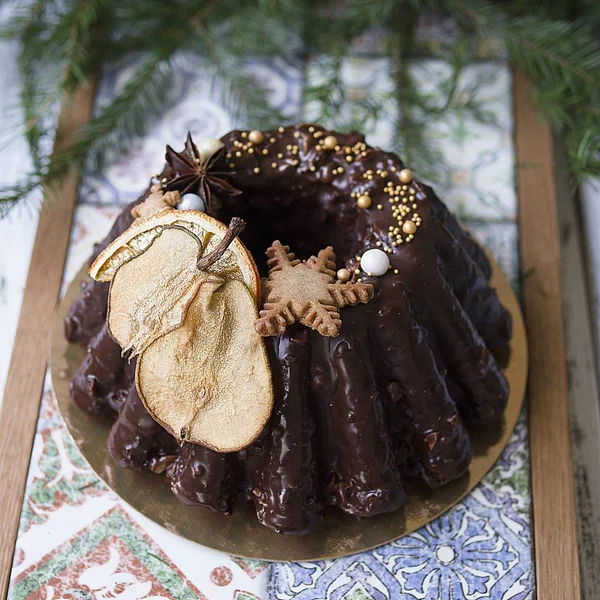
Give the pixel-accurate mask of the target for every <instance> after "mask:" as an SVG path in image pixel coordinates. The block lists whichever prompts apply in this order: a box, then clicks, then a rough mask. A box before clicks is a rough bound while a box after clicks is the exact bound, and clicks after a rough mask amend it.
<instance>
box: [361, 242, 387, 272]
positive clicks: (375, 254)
mask: <svg viewBox="0 0 600 600" xmlns="http://www.w3.org/2000/svg"><path fill="white" fill-rule="evenodd" d="M389 266H390V259H389V258H388V256H387V254H386V253H385V252H383V251H382V250H377V249H376V248H373V249H372V250H367V251H366V252H365V253H364V254H363V255H362V257H361V259H360V268H361V269H362V270H363V271H364V272H365V273H370V274H371V275H375V276H376V277H379V276H381V275H385V274H386V273H387V270H388V267H389Z"/></svg>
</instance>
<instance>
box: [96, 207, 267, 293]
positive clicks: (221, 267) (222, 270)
mask: <svg viewBox="0 0 600 600" xmlns="http://www.w3.org/2000/svg"><path fill="white" fill-rule="evenodd" d="M169 227H181V228H183V229H186V230H188V231H189V232H190V233H192V234H194V235H195V236H196V237H197V238H198V240H199V241H200V245H201V252H200V256H204V255H205V254H209V253H210V252H212V251H213V250H214V249H215V248H216V247H217V246H218V245H219V242H220V241H221V240H222V239H223V237H224V236H225V234H226V233H227V226H226V225H224V224H223V223H221V222H220V221H217V219H213V218H212V217H210V216H208V215H207V214H206V213H203V212H201V211H197V210H163V211H160V212H158V213H155V214H154V215H152V216H151V217H148V218H147V219H139V220H137V221H135V222H134V223H133V225H131V227H129V228H128V229H127V230H126V231H124V232H123V233H122V234H121V235H120V236H119V237H118V238H116V239H115V240H114V241H113V242H111V243H110V244H109V245H108V246H107V247H106V248H105V249H104V250H103V251H102V252H101V253H100V254H99V255H98V256H97V257H96V260H95V261H94V262H93V263H92V265H91V266H90V268H89V271H88V273H89V274H90V276H91V277H93V278H94V279H96V280H97V281H111V280H112V278H113V277H114V276H115V274H116V273H117V271H118V270H119V268H120V267H122V266H123V265H124V264H125V263H127V262H128V261H130V260H132V259H133V258H136V257H138V256H140V255H141V254H142V253H144V252H145V251H146V250H148V248H150V246H151V245H152V243H153V242H154V240H155V239H156V238H157V237H158V236H159V235H160V234H161V233H162V231H163V229H164V228H169ZM206 270H207V271H208V272H210V273H215V274H217V275H219V276H226V277H227V278H232V279H240V280H241V281H243V282H244V283H245V284H246V286H247V287H248V289H249V290H250V292H251V294H252V295H253V296H254V298H255V300H256V301H257V302H258V301H259V299H260V277H259V275H258V270H257V268H256V264H255V263H254V259H253V258H252V255H251V254H250V252H249V251H248V249H247V248H246V247H245V246H244V244H242V242H241V241H240V240H239V238H235V239H234V240H233V242H232V243H231V245H230V246H229V248H228V250H227V251H226V252H225V253H224V254H223V256H222V257H221V258H220V259H219V260H218V261H216V262H215V263H214V264H213V265H211V266H210V267H209V268H208V269H206Z"/></svg>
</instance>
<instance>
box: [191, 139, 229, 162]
mask: <svg viewBox="0 0 600 600" xmlns="http://www.w3.org/2000/svg"><path fill="white" fill-rule="evenodd" d="M195 144H196V148H197V150H198V154H199V155H200V160H201V161H202V162H203V163H205V162H206V161H207V160H208V159H209V158H210V157H211V156H213V154H216V153H217V152H218V151H219V150H220V149H221V148H223V147H224V144H223V142H222V141H221V140H218V139H217V138H200V139H199V140H198V141H197V142H195Z"/></svg>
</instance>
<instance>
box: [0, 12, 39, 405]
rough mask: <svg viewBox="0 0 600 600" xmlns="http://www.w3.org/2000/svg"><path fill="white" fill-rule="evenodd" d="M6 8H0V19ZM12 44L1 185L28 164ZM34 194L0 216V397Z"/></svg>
mask: <svg viewBox="0 0 600 600" xmlns="http://www.w3.org/2000/svg"><path fill="white" fill-rule="evenodd" d="M3 18H6V11H2V10H0V23H1V22H2V20H3ZM16 57H17V45H16V43H12V42H10V43H9V42H1V41H0V64H1V65H2V68H0V90H2V93H1V94H0V186H5V185H10V184H13V183H15V182H16V181H17V180H18V179H19V178H20V177H22V176H23V174H24V173H25V172H26V171H27V169H29V168H30V166H31V162H30V160H29V155H28V151H27V143H26V141H25V139H24V138H23V136H22V135H15V133H17V132H18V131H19V130H20V128H21V120H20V114H19V110H18V107H19V80H18V73H17V66H16ZM38 206H39V195H36V196H35V197H33V198H31V199H30V200H29V201H28V202H27V203H25V204H23V205H22V206H20V207H17V208H15V209H13V210H12V211H11V212H10V213H9V215H8V217H6V218H4V219H0V398H2V397H3V395H4V385H5V382H6V375H7V372H8V365H9V363H10V355H11V351H12V345H13V340H14V335H15V330H16V327H17V320H18V317H19V311H20V308H21V300H22V298H23V288H24V287H25V280H26V278H27V269H28V265H29V258H30V256H31V250H32V247H33V240H34V236H35V230H36V227H37V221H38Z"/></svg>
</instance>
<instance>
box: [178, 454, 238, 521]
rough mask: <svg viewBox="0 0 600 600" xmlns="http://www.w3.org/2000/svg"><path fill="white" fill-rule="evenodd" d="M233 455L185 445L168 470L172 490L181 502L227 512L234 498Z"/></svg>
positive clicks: (230, 511)
mask: <svg viewBox="0 0 600 600" xmlns="http://www.w3.org/2000/svg"><path fill="white" fill-rule="evenodd" d="M234 461H235V455H234V454H219V453H217V452H213V451H212V450H210V449H209V448H204V446H196V445H194V444H184V445H183V447H182V449H181V452H180V454H179V458H178V459H177V461H176V462H175V465H174V468H173V470H172V473H171V489H172V490H173V493H174V494H175V496H177V498H178V499H179V500H181V502H183V503H184V504H191V505H193V506H201V507H202V508H207V509H209V510H212V511H214V512H222V513H226V514H230V513H232V512H233V510H234V508H235V504H236V499H237V481H236V477H235V469H234V464H233V463H234Z"/></svg>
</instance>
